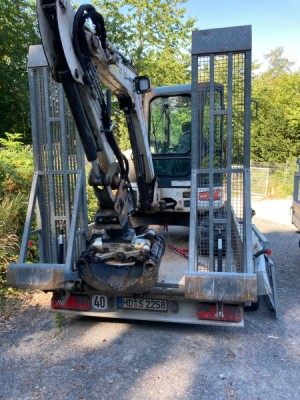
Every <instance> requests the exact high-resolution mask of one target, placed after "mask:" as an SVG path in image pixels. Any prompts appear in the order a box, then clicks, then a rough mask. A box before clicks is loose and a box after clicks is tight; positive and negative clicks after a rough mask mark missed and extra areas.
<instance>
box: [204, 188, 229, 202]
mask: <svg viewBox="0 0 300 400" xmlns="http://www.w3.org/2000/svg"><path fill="white" fill-rule="evenodd" d="M222 196H223V190H222V189H216V190H214V192H213V200H214V201H216V200H222ZM199 200H201V201H209V191H206V192H199Z"/></svg>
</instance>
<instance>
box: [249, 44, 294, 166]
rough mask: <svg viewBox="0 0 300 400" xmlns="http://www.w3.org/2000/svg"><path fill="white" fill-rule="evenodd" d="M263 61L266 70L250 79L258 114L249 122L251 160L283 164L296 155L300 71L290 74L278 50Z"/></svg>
mask: <svg viewBox="0 0 300 400" xmlns="http://www.w3.org/2000/svg"><path fill="white" fill-rule="evenodd" d="M266 58H267V60H268V61H269V66H268V69H267V71H266V72H264V73H261V74H259V75H258V76H256V77H254V80H253V93H252V97H253V98H254V99H256V100H257V101H258V105H259V108H258V110H259V114H258V118H257V119H254V120H253V122H252V158H253V160H255V161H267V162H285V161H286V160H287V159H291V158H296V157H298V156H299V155H300V140H299V138H300V72H299V71H298V72H292V71H291V67H292V65H293V63H291V62H289V61H288V59H286V58H284V57H283V48H281V47H280V48H277V49H275V50H274V51H271V52H270V53H269V54H268V55H267V56H266Z"/></svg>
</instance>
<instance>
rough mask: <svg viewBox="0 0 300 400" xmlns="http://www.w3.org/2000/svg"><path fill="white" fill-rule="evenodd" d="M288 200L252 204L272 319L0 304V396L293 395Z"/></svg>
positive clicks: (296, 393)
mask: <svg viewBox="0 0 300 400" xmlns="http://www.w3.org/2000/svg"><path fill="white" fill-rule="evenodd" d="M290 206H291V200H268V201H266V200H264V201H256V202H254V203H253V208H254V209H255V210H256V216H255V217H254V219H253V222H254V223H255V224H256V225H257V226H258V227H259V229H260V230H261V231H262V232H263V233H265V235H266V236H267V238H268V239H269V241H270V243H271V248H272V249H273V253H272V258H273V261H274V263H275V267H276V276H277V288H278V313H279V317H278V319H275V318H274V316H273V313H272V312H271V311H269V309H268V308H267V305H266V304H265V302H262V304H261V306H260V308H259V310H258V311H256V312H248V313H247V314H246V321H245V327H244V328H243V329H233V328H217V327H207V326H205V327H204V326H190V325H179V324H167V323H153V322H152V323H151V322H130V321H113V320H105V319H100V318H99V319H93V318H83V317H74V316H66V317H64V318H63V320H62V321H58V320H57V319H56V318H55V314H52V313H50V312H49V311H47V306H48V304H49V299H50V295H47V294H43V293H33V294H26V295H24V296H21V297H20V298H19V299H1V302H0V311H1V314H0V330H1V332H0V351H1V359H0V377H1V383H0V399H5V400H9V399H13V400H15V399H21V400H25V399H30V400H31V399H58V400H60V399H72V400H74V399H75V400H76V399H78V400H79V399H105V400H108V399H118V400H119V399H120V400H122V399H124V400H135V399H136V400H138V399H139V400H140V399H143V400H147V399H151V400H153V399H154V400H155V399H163V400H169V399H178V400H179V399H180V400H181V399H182V400H185V399H188V400H190V399H205V400H206V399H212V400H216V399H217V400H223V399H224V400H227V399H230V400H233V399H241V400H243V399H245V400H248V399H251V400H255V399H257V400H258V399H261V400H264V399H271V400H276V399H278V400H279V399H280V400H283V399H292V400H295V399H296V400H297V399H300V261H299V260H300V258H299V254H300V249H299V247H298V243H299V239H300V235H299V234H298V233H297V232H296V229H295V228H294V227H293V226H292V225H291V223H290V220H291V217H290V213H289V211H290Z"/></svg>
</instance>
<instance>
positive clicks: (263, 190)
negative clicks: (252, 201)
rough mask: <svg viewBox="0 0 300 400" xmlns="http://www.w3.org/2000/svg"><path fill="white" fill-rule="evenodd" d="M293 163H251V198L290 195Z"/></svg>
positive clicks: (292, 181)
mask: <svg viewBox="0 0 300 400" xmlns="http://www.w3.org/2000/svg"><path fill="white" fill-rule="evenodd" d="M295 165H296V163H295V162H292V161H290V162H286V163H282V164H281V163H258V162H252V163H251V195H252V197H268V198H279V197H285V196H289V195H292V193H293V183H294V173H295V169H296V167H295Z"/></svg>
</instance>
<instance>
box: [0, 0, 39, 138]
mask: <svg viewBox="0 0 300 400" xmlns="http://www.w3.org/2000/svg"><path fill="white" fill-rule="evenodd" d="M35 20H36V17H35V11H34V9H33V7H32V6H31V5H30V2H29V1H28V0H18V1H15V2H14V1H10V0H2V1H1V8H0V92H1V97H0V112H1V118H0V137H4V133H5V132H22V133H25V132H27V131H28V129H29V128H28V113H29V100H28V97H29V96H28V78H27V53H28V47H29V45H30V44H34V43H36V42H37V33H36V27H35Z"/></svg>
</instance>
